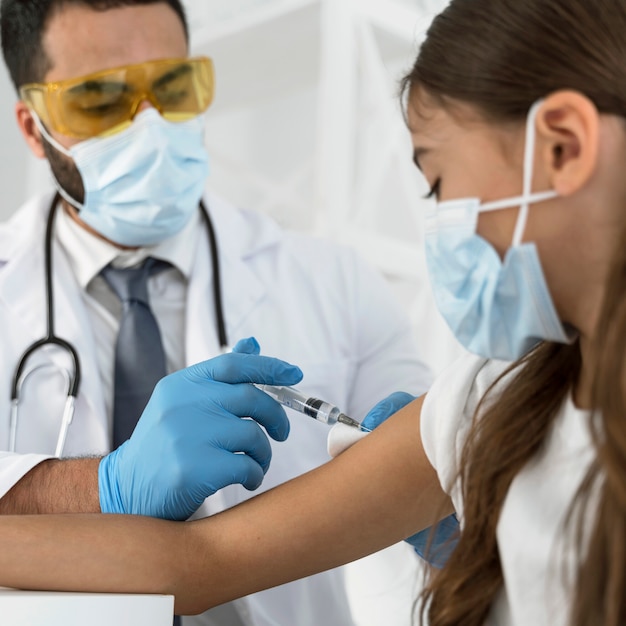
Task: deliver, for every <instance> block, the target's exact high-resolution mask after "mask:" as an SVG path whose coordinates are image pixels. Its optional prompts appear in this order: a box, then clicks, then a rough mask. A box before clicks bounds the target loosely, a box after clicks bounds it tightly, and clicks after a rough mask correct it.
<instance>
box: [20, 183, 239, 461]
mask: <svg viewBox="0 0 626 626" xmlns="http://www.w3.org/2000/svg"><path fill="white" fill-rule="evenodd" d="M60 200H61V198H60V196H59V194H58V193H57V194H55V196H54V198H53V199H52V202H51V203H50V208H49V210H48V220H47V222H46V234H45V243H44V251H45V254H44V263H45V271H44V277H45V291H46V335H45V336H44V337H42V338H41V339H39V340H37V341H35V342H34V343H33V344H31V345H30V346H28V348H26V350H25V351H24V353H23V354H22V356H21V357H20V359H19V360H18V362H17V366H16V368H15V371H14V373H13V381H12V383H11V415H10V419H9V451H10V452H15V446H16V439H17V425H18V406H19V399H20V391H21V388H22V386H23V385H24V382H25V380H26V379H27V378H28V377H29V376H30V375H31V374H32V373H33V372H36V371H37V370H38V369H41V368H43V367H47V365H40V366H39V367H35V368H33V369H32V370H30V371H29V372H27V373H24V372H25V368H26V364H27V362H28V360H29V359H30V357H31V356H32V355H33V354H34V353H35V352H37V351H38V350H40V349H41V348H43V347H45V346H57V347H58V348H60V349H61V350H64V351H65V352H66V353H67V354H68V355H69V357H70V360H71V363H72V371H66V370H64V375H65V379H66V382H67V399H66V401H65V407H64V409H63V418H62V421H61V428H60V431H59V437H58V439H57V445H56V450H55V453H54V454H55V456H56V457H60V456H61V454H62V453H63V449H64V447H65V440H66V439H67V433H68V431H69V428H70V425H71V424H72V420H73V419H74V410H75V404H76V398H77V396H78V390H79V388H80V379H81V372H80V359H79V357H78V352H77V351H76V349H75V348H74V346H73V345H72V344H71V343H70V342H69V341H65V339H61V337H58V336H57V335H56V334H55V332H54V291H53V287H52V285H53V280H52V235H53V228H54V216H55V215H56V212H57V207H58V205H59V203H60ZM200 214H201V215H202V217H203V219H204V223H205V225H206V229H207V234H208V237H209V247H210V250H211V261H212V263H213V303H214V307H215V319H216V329H217V336H218V339H219V343H220V350H221V351H222V352H225V351H226V350H227V346H228V340H227V336H226V324H225V322H224V310H223V306H222V285H221V278H220V268H219V259H218V247H217V238H216V236H215V229H214V228H213V223H212V222H211V218H210V216H209V212H208V210H207V208H206V206H205V204H204V202H203V201H202V200H200Z"/></svg>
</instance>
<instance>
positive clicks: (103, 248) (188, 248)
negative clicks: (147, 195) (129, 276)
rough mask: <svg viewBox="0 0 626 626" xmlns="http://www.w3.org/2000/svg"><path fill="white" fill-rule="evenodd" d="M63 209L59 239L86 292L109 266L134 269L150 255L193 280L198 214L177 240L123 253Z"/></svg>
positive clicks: (175, 236) (60, 216)
mask: <svg viewBox="0 0 626 626" xmlns="http://www.w3.org/2000/svg"><path fill="white" fill-rule="evenodd" d="M59 209H60V210H59V211H58V214H57V217H56V229H55V232H56V237H57V240H58V242H59V243H60V245H61V247H62V248H63V250H64V252H65V253H66V254H67V256H68V258H69V261H70V265H71V266H72V270H73V272H74V275H75V276H76V279H77V280H78V283H79V285H80V286H81V287H82V288H83V289H86V288H87V285H88V284H89V283H90V281H91V280H92V279H93V278H94V277H95V276H97V275H98V274H99V273H100V271H101V270H102V269H103V268H104V267H106V266H107V265H108V264H109V263H113V265H114V266H116V267H132V266H133V265H137V264H138V263H141V262H142V261H143V260H144V259H145V258H146V257H148V256H151V257H155V258H158V259H161V260H163V261H168V262H169V263H171V264H172V265H173V266H174V267H176V268H177V269H178V270H179V271H180V272H181V274H182V275H183V276H184V277H185V279H186V280H189V277H190V276H191V270H192V266H193V259H194V254H195V249H196V242H197V238H198V232H199V230H200V229H199V228H198V221H199V219H200V216H199V215H198V212H196V213H195V214H194V215H193V217H192V218H191V219H190V220H189V223H188V224H187V225H186V226H185V228H183V230H181V231H180V232H179V233H178V234H176V235H174V236H173V237H169V238H168V239H166V240H165V241H162V242H161V243H158V244H156V245H154V246H145V247H142V248H137V249H136V250H122V249H120V248H118V247H117V246H115V245H113V244H112V243H109V242H108V241H104V240H103V239H101V238H100V237H97V236H96V235H93V234H92V233H90V232H89V231H88V230H86V229H85V228H83V227H82V226H80V224H78V223H77V222H75V221H74V220H73V219H72V218H71V217H70V216H69V215H68V214H67V213H66V211H65V210H64V209H63V207H62V206H61V207H59Z"/></svg>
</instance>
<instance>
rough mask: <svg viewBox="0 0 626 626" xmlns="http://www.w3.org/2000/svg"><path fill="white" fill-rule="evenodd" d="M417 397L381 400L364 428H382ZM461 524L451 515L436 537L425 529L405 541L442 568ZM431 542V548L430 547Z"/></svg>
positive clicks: (439, 526) (406, 395)
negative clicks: (391, 417) (389, 418)
mask: <svg viewBox="0 0 626 626" xmlns="http://www.w3.org/2000/svg"><path fill="white" fill-rule="evenodd" d="M413 400H415V396H412V395H411V394H410V393H405V392H403V391H397V392H396V393H392V394H391V395H390V396H387V397H386V398H385V399H384V400H381V401H380V402H379V403H378V404H377V405H376V406H375V407H374V408H373V409H372V410H371V411H370V412H369V413H368V414H367V415H366V416H365V419H364V420H363V426H365V427H366V428H369V429H370V430H374V428H376V427H377V426H380V425H381V424H382V423H383V422H384V421H385V420H386V419H387V418H388V417H390V416H391V415H393V414H394V413H397V412H398V411H399V410H400V409H402V408H404V407H405V406H406V405H407V404H409V403H411V402H413ZM458 529H459V522H458V520H457V518H456V515H450V516H448V517H446V518H444V519H442V520H441V521H440V522H439V523H438V524H437V527H436V528H435V532H434V535H433V537H432V539H431V532H432V529H431V528H425V529H424V530H422V531H420V532H419V533H415V534H414V535H411V537H409V538H408V539H405V541H406V542H407V543H409V544H411V545H412V546H413V548H414V550H415V552H417V554H419V556H420V557H422V558H423V559H424V560H425V561H427V562H428V563H430V564H431V565H432V566H434V567H437V568H441V567H443V566H444V565H445V564H446V561H447V560H448V558H449V556H450V555H451V554H452V552H453V550H454V548H455V547H456V544H457V540H456V539H454V537H455V535H456V534H457V533H458ZM429 541H430V546H429V545H428V544H429Z"/></svg>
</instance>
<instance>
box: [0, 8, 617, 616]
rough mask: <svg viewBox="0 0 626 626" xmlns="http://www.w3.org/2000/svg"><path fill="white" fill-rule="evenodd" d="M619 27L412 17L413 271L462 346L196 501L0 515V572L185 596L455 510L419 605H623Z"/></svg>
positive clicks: (545, 15)
mask: <svg viewBox="0 0 626 626" xmlns="http://www.w3.org/2000/svg"><path fill="white" fill-rule="evenodd" d="M624 33H626V1H625V0H595V2H589V0H523V1H520V0H452V2H451V4H450V5H449V7H448V8H447V9H446V10H445V11H444V12H443V13H442V14H441V15H440V16H439V17H438V18H436V19H435V21H434V23H433V25H432V27H431V29H430V30H429V33H428V37H427V40H426V42H425V43H424V45H423V46H422V49H421V51H420V54H419V57H418V59H417V61H416V64H415V66H414V68H413V70H412V71H411V73H410V74H409V76H408V77H407V78H406V80H405V83H404V84H405V92H406V94H407V96H408V100H407V119H408V123H409V128H410V130H411V133H412V137H413V142H414V148H415V153H414V157H415V162H416V164H417V165H418V167H419V168H420V169H421V170H422V172H423V174H424V175H425V177H426V178H427V179H428V181H429V183H430V185H431V186H432V196H433V208H432V210H431V211H429V215H428V216H427V224H428V228H427V241H426V250H427V261H428V266H429V271H430V273H431V278H432V283H433V288H434V290H435V295H436V298H437V301H438V304H439V306H440V308H441V312H442V314H443V315H444V317H445V318H446V319H447V321H448V323H449V324H450V326H451V328H452V329H453V330H454V332H455V333H456V335H457V337H458V338H459V340H460V341H461V342H462V343H464V344H465V345H466V347H467V348H468V350H469V351H470V352H472V353H473V354H470V355H468V356H467V357H465V358H463V359H461V361H460V362H458V363H456V364H454V365H453V366H452V367H451V368H449V370H448V371H447V372H445V373H444V374H443V375H442V376H441V378H440V379H439V380H438V381H437V382H436V383H435V385H434V386H433V388H432V390H431V392H430V393H429V394H428V396H427V397H426V398H425V399H424V398H422V399H420V400H417V401H415V402H414V403H412V404H410V405H409V406H408V407H406V408H405V409H403V410H402V411H400V412H398V413H397V414H396V415H394V416H393V417H391V418H390V419H389V420H388V421H387V422H386V423H385V424H383V425H382V426H380V428H377V429H376V431H375V432H374V433H372V434H371V435H368V436H367V437H365V438H364V439H363V440H362V441H360V442H359V443H358V444H356V445H354V446H353V447H351V448H350V449H349V450H347V451H346V452H344V453H343V454H341V455H340V456H339V457H338V458H336V459H335V460H334V461H331V462H330V463H328V464H327V465H325V466H323V467H321V468H319V469H318V470H315V471H314V472H312V473H310V474H307V475H305V476H303V477H301V478H299V479H297V480H295V481H292V482H290V483H287V484H285V485H283V486H281V487H278V488H277V489H275V490H273V491H270V492H268V493H266V494H264V495H262V496H260V497H258V498H254V499H252V500H250V501H248V502H246V503H245V504H243V505H240V506H238V507H236V508H234V509H231V510H229V511H226V512H225V513H223V514H220V515H217V516H214V517H212V518H209V519H206V520H202V521H198V522H191V523H186V524H178V523H170V522H162V521H157V520H149V519H145V518H129V517H122V516H93V517H90V516H84V517H75V516H59V517H39V518H34V517H20V518H4V519H1V520H0V542H1V546H0V584H4V585H9V586H17V587H26V588H43V589H73V590H79V591H81V590H83V591H88V590H96V591H128V592H153V593H163V592H165V593H173V594H175V595H176V610H177V611H178V612H183V613H185V612H196V611H200V610H203V609H204V608H206V607H207V606H209V605H214V604H219V603H221V602H225V601H226V600H229V599H232V598H234V597H237V596H240V595H244V594H247V593H250V592H253V591H256V590H258V589H261V588H265V587H269V586H273V585H277V584H280V583H282V582H285V581H287V580H290V579H293V578H295V577H301V576H305V575H309V574H312V573H314V572H318V571H321V570H323V569H326V568H330V567H334V566H336V565H339V564H341V563H345V562H347V561H349V560H352V559H355V558H358V557H360V556H362V555H364V554H366V553H369V552H372V551H375V550H377V549H379V548H382V547H383V546H385V545H389V544H391V543H393V542H395V541H397V540H399V539H401V538H403V537H407V536H409V535H411V534H413V533H415V532H416V531H418V530H421V529H423V528H425V527H427V526H428V525H430V524H431V523H432V522H433V520H436V519H441V518H443V517H444V516H446V515H448V514H449V513H451V512H452V511H453V510H456V512H457V514H458V516H459V518H460V519H461V527H462V530H461V535H460V538H459V543H458V546H457V547H456V549H455V550H454V552H453V554H452V556H451V558H450V559H449V561H448V562H447V564H446V566H445V567H444V568H443V569H442V570H439V571H438V572H436V573H434V574H433V577H432V579H431V580H430V583H429V586H428V587H427V589H426V591H425V594H424V598H423V603H422V604H421V606H422V607H423V608H422V616H423V617H425V618H427V619H428V623H429V624H430V625H431V626H442V625H452V624H463V625H464V626H465V625H479V624H499V625H501V624H524V625H526V624H533V625H540V624H545V625H548V624H550V625H554V624H570V625H575V626H583V625H585V626H591V625H592V624H593V625H597V624H606V625H615V626H617V625H618V624H623V623H626V593H624V591H625V588H626V422H625V419H626V369H625V367H624V359H625V356H624V355H626V245H625V244H626V238H625V236H624V235H625V233H626V213H625V207H626V176H625V175H624V164H625V163H626V37H625V36H624ZM364 314H366V312H364ZM251 520H253V521H251Z"/></svg>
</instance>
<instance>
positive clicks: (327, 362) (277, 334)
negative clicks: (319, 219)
mask: <svg viewBox="0 0 626 626" xmlns="http://www.w3.org/2000/svg"><path fill="white" fill-rule="evenodd" d="M50 200H51V196H49V195H46V196H43V197H40V198H36V199H34V200H31V201H30V202H29V203H27V204H26V205H25V206H24V207H22V208H21V209H20V210H19V211H18V212H17V213H16V214H15V215H14V217H13V218H12V219H11V220H10V221H9V222H7V223H6V224H3V225H2V226H1V227H0V345H1V346H2V352H1V355H0V389H1V390H4V391H3V393H5V394H6V395H5V401H4V402H3V401H1V400H0V450H3V451H6V450H8V441H9V408H10V403H9V389H10V381H11V378H12V376H13V372H14V368H15V366H16V363H17V360H18V358H19V357H20V355H21V354H22V353H23V351H24V350H25V349H26V347H27V346H28V345H30V344H31V343H32V342H33V341H35V340H37V339H39V338H41V337H42V336H44V334H45V292H44V232H45V221H46V211H47V209H48V206H49V203H50ZM206 202H207V206H208V208H209V212H210V213H211V216H212V220H213V223H214V226H215V229H216V233H217V238H218V245H219V251H220V259H221V275H222V290H223V300H224V313H225V318H226V326H227V333H228V337H229V340H230V342H231V344H234V343H235V342H236V341H237V340H238V339H240V338H242V337H247V336H255V337H256V338H257V339H258V340H259V342H260V344H261V348H262V351H263V353H265V354H268V355H272V356H276V357H280V358H283V359H286V360H288V361H291V362H293V363H296V364H297V365H299V366H300V367H301V368H302V370H303V372H304V375H305V377H304V380H303V382H302V383H301V384H300V388H301V389H302V390H303V391H306V392H307V393H310V394H311V395H317V396H319V397H321V398H323V399H325V400H327V401H329V402H333V403H335V404H337V405H339V406H340V407H341V408H342V410H344V411H345V412H346V413H347V414H348V415H351V416H353V417H355V418H357V419H361V418H362V417H363V416H364V415H365V413H366V412H367V410H368V409H369V408H371V406H373V405H374V404H375V403H376V402H377V401H378V400H379V399H381V398H383V397H384V396H386V395H388V394H389V393H391V392H393V391H396V390H405V391H410V392H413V393H421V392H423V391H425V389H426V387H427V385H428V383H429V382H430V377H429V373H428V371H427V369H426V368H425V367H424V366H423V365H422V363H421V362H420V361H419V360H418V358H417V356H416V354H417V353H416V348H415V346H414V344H413V338H412V333H411V330H410V328H409V325H408V322H407V320H406V318H405V317H404V315H403V314H401V312H400V311H399V310H398V308H397V305H396V304H394V302H393V298H391V297H390V294H389V291H388V287H387V286H386V285H385V283H384V281H383V279H382V278H381V277H379V276H378V275H377V274H376V273H374V272H372V271H371V270H370V269H369V268H368V267H366V266H365V265H363V264H362V262H361V261H360V260H359V259H358V258H357V256H356V255H355V254H353V253H352V252H351V251H349V250H346V249H343V248H339V247H337V246H335V245H333V244H330V243H328V242H324V241H321V240H316V239H313V238H310V237H307V236H304V235H298V234H289V233H285V232H284V231H282V230H281V229H280V228H279V227H278V226H277V225H276V224H275V223H274V222H273V221H272V220H270V219H268V218H267V217H265V216H262V215H260V214H257V213H253V212H246V211H241V210H239V209H235V208H234V207H232V206H230V205H228V204H226V203H225V202H223V201H221V200H219V199H217V198H214V197H212V196H209V197H207V199H206ZM53 267H54V295H55V330H56V333H57V335H59V336H60V337H62V338H64V339H66V340H67V341H69V342H71V343H72V344H73V345H74V346H75V348H76V350H77V351H78V354H79V355H80V361H81V370H82V382H81V388H80V393H79V396H78V399H77V402H76V413H75V417H74V421H73V424H72V425H71V427H70V429H69V433H68V436H67V442H66V446H65V452H64V455H65V456H72V455H89V454H102V453H106V452H108V451H109V450H110V438H111V437H110V435H111V424H110V423H108V419H107V416H106V414H105V409H104V400H103V396H102V390H101V388H100V383H99V378H98V368H97V363H96V356H95V344H94V337H93V335H92V331H91V327H90V323H89V319H88V316H87V311H86V308H85V304H84V301H83V295H82V292H81V290H80V288H79V287H78V285H77V283H76V280H75V278H74V275H73V273H72V271H71V268H70V266H69V263H68V261H67V259H66V258H65V256H64V254H63V251H62V249H61V248H60V247H59V246H58V245H55V246H54V247H53ZM212 281H213V275H212V267H211V259H210V254H209V246H208V243H207V238H206V236H205V233H204V229H203V232H202V235H201V236H200V237H199V245H198V247H197V252H196V255H195V264H194V268H193V272H192V275H191V278H190V282H189V289H188V303H187V308H186V341H185V351H186V362H187V363H188V364H192V363H195V362H197V361H201V360H204V359H207V358H211V357H213V356H215V355H217V354H218V353H219V346H218V340H217V335H216V329H215V328H216V327H215V315H214V310H213V297H212V291H211V285H212ZM40 365H41V366H43V367H42V368H41V369H38V370H37V371H35V372H33V374H32V375H31V376H30V378H29V379H28V380H27V381H26V382H25V384H24V388H23V393H22V397H21V401H20V412H19V423H18V430H17V450H18V453H17V454H11V453H8V452H0V496H2V495H4V494H5V493H6V492H7V491H8V490H9V489H10V488H11V486H12V485H13V484H15V483H16V482H17V481H18V480H19V479H20V478H21V477H22V476H23V475H24V474H25V473H26V472H28V471H29V470H30V469H31V468H32V467H33V466H34V465H36V464H37V463H38V462H40V460H41V459H42V458H45V457H44V456H42V455H46V456H47V455H51V454H53V453H54V448H55V443H56V440H57V436H58V432H59V426H60V419H61V415H62V412H63V405H64V401H65V394H66V392H65V389H66V387H65V385H66V383H65V380H64V378H63V376H62V374H61V372H62V370H63V368H65V369H67V368H68V367H69V361H68V358H67V355H66V354H64V353H63V352H61V351H59V350H58V349H57V348H52V349H46V350H45V352H41V351H40V352H39V353H38V354H37V355H36V356H35V357H33V359H32V363H31V364H30V366H29V367H28V368H27V369H28V371H30V370H33V369H34V368H36V367H38V366H40ZM326 434H327V427H326V426H325V425H324V424H320V423H317V422H315V421H313V420H310V419H309V418H306V417H305V416H302V415H299V414H293V415H291V434H290V437H289V440H288V442H287V443H281V444H275V443H274V442H272V444H273V449H274V456H273V459H272V465H271V468H270V470H269V472H268V474H267V476H266V480H265V482H264V484H263V487H262V490H263V489H267V488H270V487H272V486H274V485H276V484H278V483H280V482H283V481H284V480H286V479H288V478H291V477H293V476H296V475H298V474H301V473H303V472H305V471H308V470H310V469H312V468H313V467H315V466H317V465H320V464H321V463H324V462H325V461H327V460H328V457H327V454H326ZM250 495H252V494H250V493H249V492H247V491H246V490H245V489H243V488H242V487H240V486H238V485H236V486H233V487H229V488H227V489H225V490H223V491H222V492H220V493H219V494H216V495H215V496H212V497H211V498H209V500H208V501H207V502H206V503H205V506H204V511H203V512H205V513H213V512H216V511H219V510H221V509H223V508H225V507H228V506H232V505H233V504H236V503H237V502H240V501H241V500H243V499H245V498H247V497H249V496H250ZM250 524H251V527H253V526H254V520H250ZM294 549H297V546H294ZM268 567H271V564H268ZM340 586H341V579H340V574H339V573H337V572H329V573H325V574H321V575H318V576H317V577H315V580H310V579H309V580H308V581H306V582H303V581H300V582H296V583H292V584H290V585H288V586H283V587H279V588H277V589H274V590H270V591H269V592H264V593H265V594H266V595H265V597H264V596H263V594H256V595H255V596H254V597H252V598H251V599H250V600H249V602H247V603H245V602H244V603H243V604H240V608H241V606H244V604H245V606H244V612H247V611H249V612H250V614H251V617H249V618H247V619H249V621H250V623H251V624H255V626H267V625H270V624H280V625H281V626H312V625H313V624H316V625H319V624H325V625H326V626H333V625H334V624H337V626H339V625H340V624H341V625H342V626H343V625H344V624H346V623H349V620H348V621H346V618H345V616H344V615H342V612H343V611H344V610H345V606H344V605H345V599H344V598H343V591H341V589H339V590H338V589H337V588H338V587H340Z"/></svg>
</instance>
